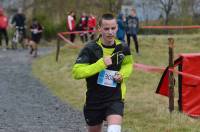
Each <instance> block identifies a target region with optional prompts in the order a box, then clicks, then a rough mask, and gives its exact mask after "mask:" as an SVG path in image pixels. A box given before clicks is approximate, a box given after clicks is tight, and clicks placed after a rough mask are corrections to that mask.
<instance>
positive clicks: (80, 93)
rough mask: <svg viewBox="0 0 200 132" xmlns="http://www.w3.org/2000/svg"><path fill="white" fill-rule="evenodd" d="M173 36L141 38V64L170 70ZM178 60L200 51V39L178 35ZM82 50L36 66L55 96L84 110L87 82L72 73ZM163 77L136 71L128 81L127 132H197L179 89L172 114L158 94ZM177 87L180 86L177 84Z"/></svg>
mask: <svg viewBox="0 0 200 132" xmlns="http://www.w3.org/2000/svg"><path fill="white" fill-rule="evenodd" d="M168 37H170V36H167V35H166V36H164V35H162V36H153V35H152V36H139V44H140V49H141V56H136V55H135V52H134V46H133V45H131V47H132V53H133V56H134V60H135V62H137V63H143V64H147V65H155V66H166V65H167V64H168V45H167V44H168V40H167V38H168ZM172 37H174V38H175V49H174V50H175V58H177V57H178V55H179V54H180V53H192V52H199V51H200V44H199V42H200V35H199V34H197V35H195V34H192V35H175V36H172ZM78 52H79V50H78V49H68V48H67V47H66V46H65V47H63V48H62V51H61V54H60V60H59V62H58V63H56V62H55V53H52V54H51V55H48V56H44V57H41V58H39V59H37V60H36V61H34V63H33V67H32V69H33V73H34V75H35V76H36V77H37V78H39V79H40V80H41V82H43V83H44V84H45V85H47V86H48V87H49V89H50V91H52V93H53V94H55V95H56V96H58V97H60V99H61V100H63V101H64V102H67V103H69V104H71V105H72V106H74V107H75V108H77V109H80V110H82V106H83V104H84V99H85V91H86V86H85V81H84V80H78V81H77V80H74V79H73V78H72V75H71V69H72V66H73V64H74V62H75V59H76V57H77V54H78ZM160 77H161V74H158V73H145V72H141V71H134V72H133V74H132V75H131V76H130V79H129V80H128V81H127V87H128V88H127V95H126V101H125V102H126V103H125V117H124V123H123V128H124V130H123V131H126V132H133V131H134V132H197V131H199V130H200V123H199V120H198V119H192V118H190V117H188V116H186V115H184V114H182V113H179V112H178V106H177V97H178V95H177V86H176V88H175V91H176V98H175V111H174V112H173V113H172V114H171V115H170V113H169V112H168V98H166V97H163V96H160V95H157V94H155V90H156V87H157V85H158V82H159V80H160ZM176 84H177V83H176Z"/></svg>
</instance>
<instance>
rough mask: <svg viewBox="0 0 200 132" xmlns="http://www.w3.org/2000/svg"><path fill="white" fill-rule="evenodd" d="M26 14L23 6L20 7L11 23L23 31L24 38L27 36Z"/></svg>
mask: <svg viewBox="0 0 200 132" xmlns="http://www.w3.org/2000/svg"><path fill="white" fill-rule="evenodd" d="M25 23H26V16H25V15H24V13H23V10H22V8H19V9H18V12H17V13H16V14H15V15H14V16H13V18H12V20H11V24H12V25H14V26H15V28H16V30H19V31H22V32H23V38H26V27H25V25H26V24H25Z"/></svg>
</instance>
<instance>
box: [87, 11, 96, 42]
mask: <svg viewBox="0 0 200 132" xmlns="http://www.w3.org/2000/svg"><path fill="white" fill-rule="evenodd" d="M96 25H97V20H96V17H95V16H94V15H93V14H92V13H91V14H90V16H89V18H88V28H89V30H90V31H95V30H96ZM94 34H95V33H94V32H89V35H90V40H93V39H94V37H95V35H94Z"/></svg>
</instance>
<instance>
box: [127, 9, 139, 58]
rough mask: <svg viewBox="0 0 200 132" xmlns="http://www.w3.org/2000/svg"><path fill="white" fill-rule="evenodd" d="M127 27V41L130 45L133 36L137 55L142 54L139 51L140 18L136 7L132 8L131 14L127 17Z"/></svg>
mask: <svg viewBox="0 0 200 132" xmlns="http://www.w3.org/2000/svg"><path fill="white" fill-rule="evenodd" d="M126 24H127V28H126V35H127V43H128V45H129V47H130V38H131V37H132V38H133V40H134V43H135V50H136V53H137V55H139V54H140V52H139V44H138V39H137V33H138V30H139V19H138V17H137V15H136V11H135V9H132V10H131V14H130V15H129V16H128V17H127V20H126Z"/></svg>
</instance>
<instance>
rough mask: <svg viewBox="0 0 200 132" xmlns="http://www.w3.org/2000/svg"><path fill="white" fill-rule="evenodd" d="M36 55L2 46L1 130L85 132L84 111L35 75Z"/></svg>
mask: <svg viewBox="0 0 200 132" xmlns="http://www.w3.org/2000/svg"><path fill="white" fill-rule="evenodd" d="M48 52H49V49H40V51H39V54H40V55H42V54H47V53H48ZM32 59H33V58H32V57H31V56H29V55H28V51H27V50H17V51H13V50H8V51H2V49H0V132H85V131H86V130H85V123H84V119H83V115H82V112H80V111H77V110H74V109H73V108H71V107H70V106H69V105H67V104H65V103H63V102H61V101H60V100H59V99H58V98H57V97H55V96H53V95H52V94H51V93H50V92H49V91H48V89H47V88H46V87H45V86H44V85H42V84H41V83H40V82H39V81H38V80H37V79H36V78H34V77H33V75H32V74H31V61H32Z"/></svg>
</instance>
